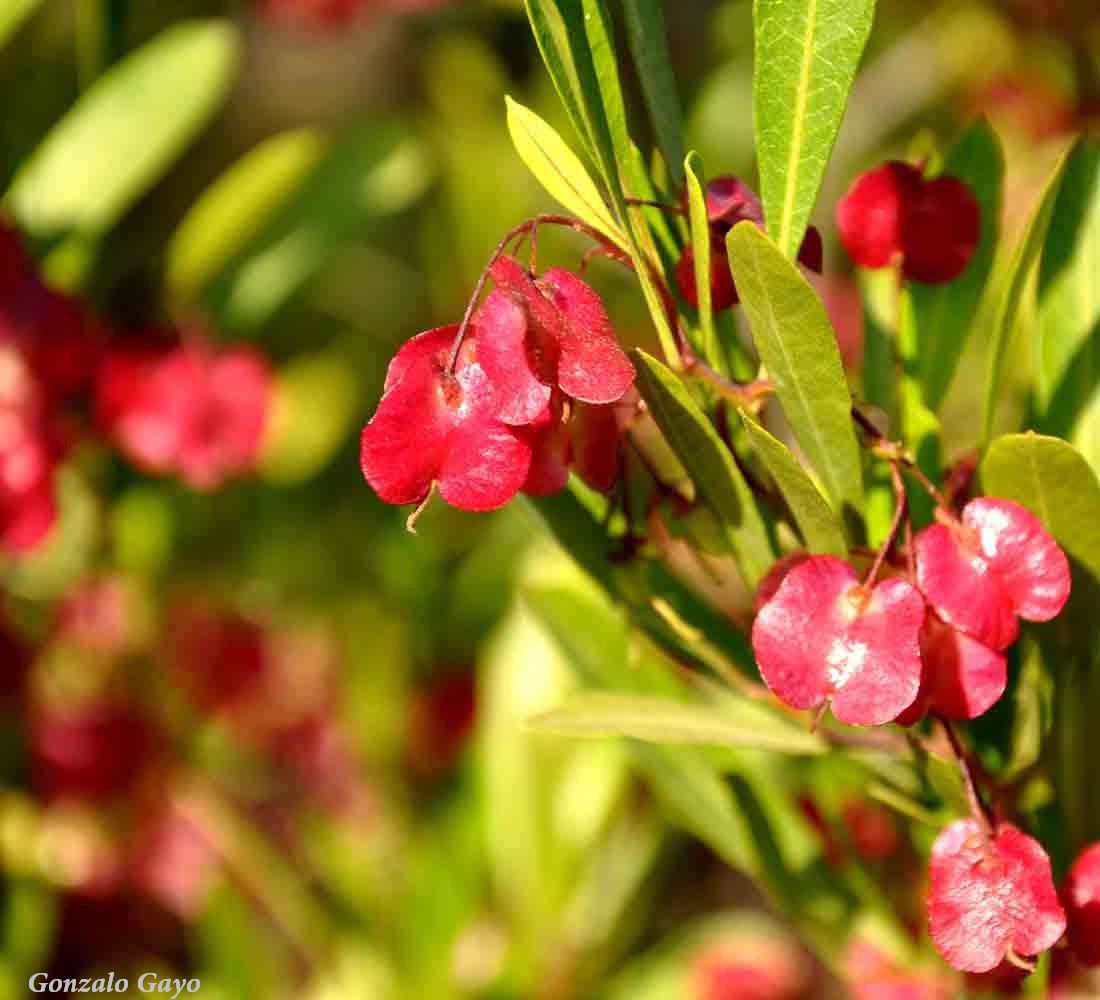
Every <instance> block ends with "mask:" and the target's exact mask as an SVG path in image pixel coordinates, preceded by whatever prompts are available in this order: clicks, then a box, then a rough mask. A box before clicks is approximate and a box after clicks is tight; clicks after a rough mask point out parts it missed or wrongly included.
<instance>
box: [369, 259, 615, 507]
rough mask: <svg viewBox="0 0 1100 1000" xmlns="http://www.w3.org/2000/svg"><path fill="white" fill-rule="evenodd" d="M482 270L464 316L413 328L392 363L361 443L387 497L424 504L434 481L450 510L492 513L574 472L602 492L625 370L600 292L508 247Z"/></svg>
mask: <svg viewBox="0 0 1100 1000" xmlns="http://www.w3.org/2000/svg"><path fill="white" fill-rule="evenodd" d="M489 274H490V275H491V277H492V279H493V282H494V284H495V286H496V287H495V288H494V289H493V290H492V291H491V292H490V293H489V295H488V296H487V297H486V298H485V301H484V302H483V303H481V305H480V307H479V308H478V309H477V311H476V312H474V313H473V314H472V317H471V320H470V322H469V323H468V324H462V325H456V326H446V327H441V328H439V329H436V330H429V331H427V332H425V333H421V334H419V335H417V336H416V337H413V338H412V340H410V341H408V342H407V343H406V344H404V346H402V347H401V349H400V350H399V351H398V352H397V354H396V355H395V356H394V358H393V360H392V361H391V362H390V366H389V370H388V371H387V373H386V382H385V387H384V393H383V396H382V400H381V402H380V403H379V405H378V409H377V411H376V412H375V414H374V416H373V417H372V418H371V420H370V422H369V423H368V424H367V426H366V427H365V428H364V429H363V435H362V440H361V447H360V461H361V465H362V469H363V475H364V476H365V477H366V480H367V482H368V483H370V485H371V486H372V487H373V488H374V490H375V492H376V493H377V494H378V496H379V497H380V498H381V499H382V500H384V501H386V502H387V503H394V504H404V503H416V504H419V503H422V502H423V501H424V500H425V499H426V498H427V497H428V496H429V494H430V492H431V489H432V487H433V484H434V485H435V486H436V487H437V488H438V490H439V493H440V495H441V496H442V497H443V499H444V500H446V501H447V503H449V504H451V505H452V506H454V507H458V508H460V509H462V510H472V511H481V510H492V509H494V508H496V507H500V506H502V505H503V504H505V503H507V502H508V501H509V500H511V499H512V498H513V497H514V496H515V495H516V494H517V493H518V492H520V490H523V491H524V492H526V493H528V494H531V495H535V496H541V495H546V494H549V493H554V492H557V491H558V490H561V489H563V488H564V487H565V485H566V483H567V481H568V477H569V471H570V469H571V468H572V469H575V470H576V471H577V473H578V474H579V475H580V476H582V477H583V478H584V479H585V480H586V481H587V482H588V483H589V484H590V485H592V486H593V487H594V488H596V489H599V490H605V491H606V490H609V489H610V488H611V486H612V485H613V484H614V482H615V478H616V473H617V462H618V440H619V422H618V419H617V416H616V413H615V404H617V403H619V401H620V400H622V399H623V398H624V397H625V396H626V394H627V392H628V390H629V389H630V388H631V386H632V385H633V382H634V367H633V365H632V364H631V363H630V360H629V358H627V356H626V355H625V354H624V353H623V350H622V348H621V347H620V346H619V342H618V340H617V339H616V336H615V332H614V330H613V329H612V327H611V323H610V320H609V319H608V316H607V311H606V309H605V308H604V305H603V302H602V301H601V300H600V297H599V295H597V293H596V292H595V291H594V290H593V289H592V288H591V287H590V286H589V285H587V284H586V283H585V282H583V281H581V279H580V278H578V277H577V276H576V275H574V274H572V273H570V272H569V271H565V270H562V269H560V268H550V269H549V270H548V271H546V272H545V273H544V274H543V275H541V276H540V277H536V276H535V275H533V274H532V273H530V272H529V271H527V270H526V269H525V268H524V267H523V265H521V264H520V263H519V262H518V261H516V260H515V259H514V258H512V257H509V256H500V257H498V258H497V259H496V260H495V261H494V262H493V264H492V265H491V267H490V270H489Z"/></svg>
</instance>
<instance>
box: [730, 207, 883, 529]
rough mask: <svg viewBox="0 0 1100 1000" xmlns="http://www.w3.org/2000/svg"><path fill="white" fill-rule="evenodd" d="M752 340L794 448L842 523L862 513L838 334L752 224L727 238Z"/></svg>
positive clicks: (806, 287)
mask: <svg viewBox="0 0 1100 1000" xmlns="http://www.w3.org/2000/svg"><path fill="white" fill-rule="evenodd" d="M727 247H728V249H729V258H730V267H731V268H732V269H733V277H734V280H735V281H736V282H737V291H738V293H739V294H740V296H741V302H742V304H743V305H744V307H745V311H746V313H747V314H748V317H749V321H750V323H751V324H752V336H753V341H754V343H755V344H756V349H757V351H759V353H760V358H761V360H762V361H763V362H764V365H765V367H766V368H767V370H768V375H769V377H770V378H771V379H772V381H773V382H774V383H775V391H776V395H777V396H778V397H779V402H780V404H781V405H782V406H783V412H784V413H785V414H786V415H787V419H788V420H789V421H790V424H791V429H792V430H793V431H794V434H795V437H796V438H797V439H798V443H799V444H800V445H801V446H802V450H803V451H804V452H805V453H806V457H807V458H808V459H809V461H810V464H811V465H812V466H813V468H814V471H815V472H816V473H817V475H818V477H819V478H820V479H821V481H822V483H823V484H824V485H825V490H826V492H827V493H828V494H829V498H830V499H831V500H832V502H833V505H834V506H835V507H836V508H837V510H838V511H840V513H841V515H842V516H843V517H844V518H845V519H847V518H848V516H849V512H852V513H856V514H858V513H860V512H861V511H862V510H863V468H862V464H861V457H860V452H859V442H858V441H857V440H856V435H855V430H854V429H853V427H852V415H851V409H852V400H851V396H850V395H849V393H848V384H847V382H846V381H845V379H844V368H843V365H842V364H841V361H840V350H839V349H838V348H837V343H836V334H835V333H834V332H833V328H832V325H831V324H830V323H829V317H828V315H827V314H826V312H825V307H824V306H823V305H822V303H821V299H819V298H818V296H817V293H816V292H815V291H814V290H813V287H812V286H811V285H810V284H809V282H807V281H806V279H805V278H803V277H802V275H801V274H800V273H799V271H798V268H797V267H796V266H795V265H794V264H793V263H792V262H791V261H789V260H787V259H786V258H785V257H784V256H783V254H782V253H781V252H780V251H779V248H778V247H777V246H776V245H775V244H774V243H773V242H772V241H771V240H770V239H769V238H768V237H767V236H765V235H764V233H762V232H761V231H760V230H759V229H757V227H756V226H754V225H753V224H752V223H751V222H740V223H738V224H737V225H736V226H734V227H733V231H732V232H731V233H730V234H729V236H728V238H727Z"/></svg>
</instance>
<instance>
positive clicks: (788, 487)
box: [741, 414, 848, 556]
mask: <svg viewBox="0 0 1100 1000" xmlns="http://www.w3.org/2000/svg"><path fill="white" fill-rule="evenodd" d="M741 418H742V422H743V423H744V425H745V430H746V432H747V433H748V435H749V441H750V442H751V444H752V447H753V450H754V451H755V452H756V454H757V455H758V456H759V458H760V461H761V462H762V463H763V465H764V468H765V469H767V470H768V473H769V474H770V475H771V477H772V479H774V480H775V484H776V486H778V487H779V492H780V493H782V494H783V499H784V500H785V501H786V503H787V507H788V508H789V509H790V512H791V515H792V516H793V517H794V520H795V524H796V525H798V530H799V533H800V534H801V535H802V540H803V541H804V542H805V543H806V547H807V548H808V549H809V550H810V551H811V552H818V553H832V554H833V555H838V556H846V555H847V554H848V545H847V542H846V540H845V537H844V528H843V526H842V525H841V523H840V519H839V518H838V517H837V515H836V512H835V511H834V510H833V509H832V507H830V506H829V501H828V500H826V499H825V497H823V496H822V495H821V491H820V490H819V489H818V488H817V487H816V486H815V485H814V482H813V480H812V479H810V477H809V476H808V475H807V474H806V471H805V470H804V469H803V468H802V466H801V465H799V464H798V459H796V458H795V457H794V455H792V454H791V451H790V449H789V448H787V446H786V445H785V444H783V442H782V441H779V440H777V439H776V438H774V437H772V435H771V434H769V433H768V432H767V431H766V430H765V429H764V428H763V427H761V426H760V424H758V423H757V422H756V421H755V420H753V419H751V418H750V417H749V416H747V415H746V414H742V415H741Z"/></svg>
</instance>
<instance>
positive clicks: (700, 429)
mask: <svg viewBox="0 0 1100 1000" xmlns="http://www.w3.org/2000/svg"><path fill="white" fill-rule="evenodd" d="M634 359H635V361H636V362H637V364H636V367H637V371H638V388H639V389H640V391H641V393H642V396H643V397H644V398H645V401H646V403H647V404H648V405H649V410H650V413H652V415H653V419H654V420H655V421H656V422H657V426H658V427H660V428H661V432H662V433H663V434H664V435H665V437H666V438H667V439H668V443H669V445H671V447H672V449H673V451H675V452H676V455H677V457H678V458H679V459H680V461H681V462H682V463H683V465H684V468H685V469H686V470H687V471H688V473H689V474H690V475H691V478H692V479H693V480H694V481H695V485H696V486H697V487H698V489H699V493H700V495H701V496H702V497H703V500H704V501H705V502H706V504H707V506H708V507H710V509H711V510H712V511H713V512H714V514H715V516H716V517H717V518H718V519H719V521H720V522H721V523H722V526H723V529H724V530H725V533H726V537H727V538H728V540H729V543H730V546H731V547H732V548H733V551H734V554H735V556H736V558H737V562H738V565H739V566H740V568H741V572H742V573H743V575H744V577H745V582H746V583H747V584H748V586H749V587H750V588H755V587H756V585H757V583H759V582H760V579H761V578H762V577H763V576H764V574H765V573H766V572H767V571H768V569H769V567H770V566H771V564H772V562H773V561H774V559H775V554H774V552H773V550H772V546H771V543H770V542H769V540H768V533H767V530H766V528H765V527H764V521H763V519H762V518H761V516H760V512H759V511H758V510H757V508H756V502H755V500H754V499H753V495H752V491H751V490H750V489H749V487H748V484H747V483H746V482H745V478H744V476H742V475H741V470H740V469H738V468H737V463H736V462H735V461H734V460H733V456H732V455H731V454H730V452H729V449H728V448H727V447H726V446H725V444H724V443H723V442H722V439H721V438H720V437H719V436H718V432H717V431H716V430H715V429H714V427H713V426H712V424H711V423H710V421H709V420H707V418H706V416H705V414H704V413H703V411H702V410H701V409H700V408H699V405H698V404H697V403H696V402H695V400H694V399H692V397H691V394H690V393H689V392H688V390H687V387H686V386H685V385H684V383H683V382H682V381H680V379H679V378H677V377H676V376H675V375H674V374H673V373H672V372H671V371H669V370H668V369H667V368H666V367H665V366H664V365H662V364H661V362H659V361H658V360H656V359H655V358H652V357H650V356H649V355H648V354H646V352H645V351H642V350H636V351H634Z"/></svg>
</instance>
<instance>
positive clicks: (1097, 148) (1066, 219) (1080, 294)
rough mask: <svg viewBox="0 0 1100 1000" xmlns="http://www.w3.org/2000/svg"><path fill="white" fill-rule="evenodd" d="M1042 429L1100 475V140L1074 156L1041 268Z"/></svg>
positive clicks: (1056, 206)
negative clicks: (1078, 453)
mask: <svg viewBox="0 0 1100 1000" xmlns="http://www.w3.org/2000/svg"><path fill="white" fill-rule="evenodd" d="M1037 381H1038V397H1039V406H1040V410H1041V412H1042V426H1043V429H1044V430H1046V431H1048V432H1049V433H1051V434H1055V435H1058V436H1060V437H1066V438H1069V439H1070V440H1071V441H1072V442H1073V443H1074V444H1075V445H1076V446H1077V448H1078V449H1080V451H1081V453H1082V454H1083V455H1084V456H1085V458H1086V459H1088V461H1089V462H1090V463H1091V464H1092V467H1093V469H1094V470H1096V472H1097V473H1098V474H1100V142H1096V141H1091V142H1082V143H1080V144H1079V145H1078V146H1077V148H1076V149H1075V150H1074V151H1073V153H1072V154H1071V155H1070V158H1069V160H1068V161H1067V163H1066V170H1065V174H1064V176H1063V178H1062V184H1061V186H1060V188H1059V190H1058V197H1057V200H1056V201H1055V203H1054V210H1053V215H1052V218H1051V222H1050V232H1049V235H1048V236H1047V240H1046V244H1045V246H1044V247H1043V257H1042V263H1041V264H1040V267H1039V357H1038V380H1037Z"/></svg>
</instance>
